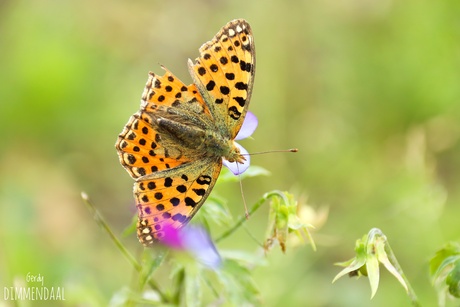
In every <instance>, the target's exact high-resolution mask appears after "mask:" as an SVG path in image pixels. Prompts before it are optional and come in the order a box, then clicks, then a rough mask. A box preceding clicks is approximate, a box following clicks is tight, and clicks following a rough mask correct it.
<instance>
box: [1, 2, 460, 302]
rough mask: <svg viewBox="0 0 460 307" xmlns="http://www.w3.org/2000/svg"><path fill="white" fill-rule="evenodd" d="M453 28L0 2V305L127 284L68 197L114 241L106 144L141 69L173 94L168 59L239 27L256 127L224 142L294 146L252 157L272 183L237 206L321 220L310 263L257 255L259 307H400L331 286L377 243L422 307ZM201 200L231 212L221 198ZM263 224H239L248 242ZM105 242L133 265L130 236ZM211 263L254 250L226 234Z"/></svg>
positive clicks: (120, 176)
mask: <svg viewBox="0 0 460 307" xmlns="http://www.w3.org/2000/svg"><path fill="white" fill-rule="evenodd" d="M459 16H460V2H459V1H456V0H450V1H448V0H447V1H431V0H417V1H416V0H408V1H391V0H379V1H371V0H344V1H334V0H328V1H318V0H316V1H290V2H288V1H281V0H273V1H261V0H257V1H242V0H235V1H217V0H214V1H212V0H208V1H205V0H200V1H146V0H144V1H108V0H101V1H89V0H81V1H50V0H40V1H38V0H37V1H23V0H16V1H12V0H10V1H8V0H6V1H2V2H0V131H1V134H2V142H1V145H0V149H1V150H0V172H1V178H0V244H1V245H0V287H1V288H2V291H3V287H12V286H14V285H16V283H17V282H18V280H21V279H24V278H25V277H26V274H27V273H28V272H30V273H32V274H41V275H42V276H44V278H45V285H47V286H49V287H51V286H55V287H58V286H60V287H64V288H65V296H66V301H65V302H57V303H56V306H58V305H62V304H66V305H68V306H98V305H101V306H103V305H107V304H108V303H109V301H110V299H111V297H112V296H113V295H114V293H116V292H118V291H120V290H121V289H122V288H123V287H126V286H128V285H129V284H130V281H132V280H134V281H135V280H136V278H137V277H136V276H137V275H136V274H135V273H133V271H132V269H131V266H130V265H129V263H128V262H127V261H126V260H125V259H124V258H123V257H122V255H121V254H120V253H119V252H118V250H117V249H116V247H115V246H114V245H113V243H112V242H111V241H110V240H109V239H108V237H107V235H106V234H105V233H103V232H102V231H101V230H100V229H99V228H98V226H97V225H96V223H95V222H94V221H93V219H92V217H91V215H90V214H89V212H88V211H87V209H86V208H85V206H84V204H83V202H82V201H81V199H80V192H81V191H86V192H87V193H88V194H89V195H90V197H91V198H92V199H93V201H94V203H95V204H96V206H97V207H98V208H100V210H101V212H102V213H103V215H104V216H105V217H106V218H107V220H108V221H109V223H110V225H112V226H113V228H114V230H115V231H116V232H117V233H121V232H122V231H123V230H124V229H125V227H126V226H127V225H129V223H130V222H131V219H132V216H133V214H134V212H135V208H134V201H133V198H132V194H131V189H132V179H131V178H130V177H129V175H128V174H127V173H126V172H125V170H123V168H122V167H121V166H120V165H119V163H118V158H117V154H116V151H115V148H114V144H115V141H116V138H117V135H118V133H120V132H121V130H122V128H123V126H124V125H125V123H126V122H127V120H128V118H129V117H130V116H131V114H133V113H134V112H136V111H137V109H138V107H139V102H140V96H141V93H142V91H143V88H144V84H145V82H146V80H147V73H148V71H149V70H151V71H154V72H157V73H161V72H162V70H161V68H160V65H159V64H162V65H164V66H166V67H168V68H169V69H170V70H171V71H172V72H174V73H175V74H176V75H177V76H178V77H179V78H180V79H182V80H183V81H184V82H185V83H190V82H191V78H190V76H189V75H188V72H187V66H186V60H187V59H188V58H192V59H194V58H195V57H196V56H198V48H199V46H201V44H202V43H204V42H205V41H207V40H209V39H211V38H212V36H213V35H214V34H215V33H216V32H217V31H218V30H219V29H220V27H222V26H223V25H224V24H225V23H226V22H228V21H229V20H231V19H234V18H245V19H247V20H248V21H249V23H250V24H251V26H252V28H253V32H254V37H255V42H256V53H257V73H256V79H255V87H254V92H253V97H252V102H251V106H250V109H251V110H252V111H253V112H254V113H255V114H256V115H257V116H258V118H259V128H258V129H257V131H256V132H255V134H254V135H253V137H254V139H253V140H246V141H243V142H242V144H243V145H244V146H245V148H247V149H248V150H249V151H250V152H256V151H262V150H270V149H283V148H292V147H297V148H299V153H297V154H270V155H263V156H255V157H253V159H252V161H253V162H252V163H253V164H255V165H260V166H263V167H265V168H266V169H268V170H269V171H270V172H271V173H272V175H271V176H270V177H257V178H252V179H248V180H245V181H244V182H243V185H244V190H245V197H246V200H247V202H248V203H253V202H255V201H256V200H257V199H259V198H260V197H261V196H262V194H263V193H265V192H267V191H269V190H272V189H280V190H289V191H291V192H292V193H295V195H296V196H297V197H298V198H299V199H301V200H303V202H306V203H308V204H309V205H311V206H313V208H319V207H320V206H328V207H329V218H328V220H327V222H326V223H325V224H324V225H323V226H322V227H321V228H318V229H317V230H316V231H315V232H314V238H315V241H316V243H317V244H318V251H317V252H313V251H312V249H311V248H310V246H304V247H297V248H293V249H288V252H287V254H285V255H284V254H282V253H281V252H280V251H279V250H278V249H275V250H274V251H273V252H271V253H269V254H268V255H267V257H266V258H267V262H268V265H267V266H266V267H258V268H257V269H256V270H255V272H254V274H255V279H256V282H257V284H258V286H259V288H260V291H261V293H262V297H263V301H264V303H265V305H267V306H406V305H408V304H409V300H408V298H407V297H406V296H405V293H404V290H403V288H402V287H401V286H400V285H399V284H398V283H397V281H396V280H395V279H394V278H393V277H392V276H391V275H390V274H389V273H388V272H383V273H382V276H381V285H380V289H379V292H378V293H377V295H376V297H375V298H374V299H373V300H372V301H369V297H370V289H369V285H368V281H367V280H366V279H364V278H362V279H359V280H355V279H353V280H348V279H346V278H344V279H340V280H339V281H338V282H336V283H335V284H333V285H332V284H331V280H332V279H333V277H334V276H335V274H337V273H338V272H339V270H340V269H339V268H338V267H334V266H333V263H334V262H337V261H343V260H346V259H349V258H351V257H353V247H354V243H355V240H356V239H358V238H360V237H361V236H362V235H364V234H365V233H367V232H368V231H369V229H371V228H372V227H379V228H380V229H382V231H383V232H384V233H385V234H386V235H387V237H388V239H389V241H390V244H391V245H392V248H393V250H394V252H395V253H396V255H397V257H398V259H399V261H400V264H401V265H402V267H403V269H404V270H405V272H406V274H407V277H408V278H409V280H410V281H411V282H413V286H414V288H415V291H416V293H417V294H418V295H419V296H420V300H421V301H422V303H424V306H434V305H435V304H436V294H435V291H434V289H433V288H432V287H431V285H430V280H429V277H428V260H429V258H430V257H431V256H432V255H433V253H434V252H435V251H436V250H437V249H438V248H440V247H441V246H442V245H443V244H444V243H445V242H447V241H449V240H459V233H460V231H459V230H460V229H459V228H460V226H459V220H460V219H459V217H460V206H459V205H460V192H459V189H458V187H459V182H460V142H459V137H460V121H459V119H460V101H459V100H460V82H459V81H460V17H459ZM215 193H218V194H219V195H222V196H224V197H226V198H228V200H229V202H228V203H229V206H230V207H231V210H232V212H234V213H235V214H236V215H237V214H242V212H243V206H242V201H241V194H240V192H239V185H238V184H237V183H235V184H225V185H221V186H219V187H218V189H216V191H215ZM267 212H268V211H267V209H263V210H261V211H260V212H258V213H257V214H256V215H255V216H253V217H252V218H251V220H250V221H249V222H248V229H250V231H251V232H253V233H254V235H255V236H258V237H259V238H260V237H262V235H263V233H264V231H265V227H266V219H267V216H266V214H267ZM123 241H124V242H125V243H126V244H127V245H128V246H129V247H130V248H131V250H132V251H133V252H135V253H136V252H137V253H139V252H140V251H141V246H140V244H139V243H138V242H137V239H136V238H135V235H131V236H129V237H126V238H124V240H123ZM222 248H225V249H243V250H247V251H250V252H252V251H256V250H257V249H258V247H257V246H256V244H255V243H254V241H252V239H251V238H250V237H249V236H248V235H247V234H246V233H245V232H244V231H241V232H238V234H236V235H235V236H234V238H233V239H230V240H229V241H227V242H225V243H224V244H223V245H222ZM167 277H168V272H164V279H165V280H167ZM9 303H13V302H9ZM31 303H32V304H31V305H32V306H35V305H40V304H39V302H31ZM48 303H49V302H47V304H46V305H48ZM7 304H8V303H7ZM7 306H8V305H7Z"/></svg>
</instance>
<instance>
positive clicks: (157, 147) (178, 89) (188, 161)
mask: <svg viewBox="0 0 460 307" xmlns="http://www.w3.org/2000/svg"><path fill="white" fill-rule="evenodd" d="M199 52H200V56H199V57H198V58H196V59H195V61H194V62H192V61H191V60H190V59H189V60H188V68H189V72H190V75H191V77H192V80H193V83H192V84H190V85H185V84H184V83H182V81H180V80H179V79H178V78H177V77H176V76H174V75H173V74H172V73H171V72H170V71H169V70H167V69H166V68H164V67H162V68H163V69H164V70H165V71H166V73H165V74H164V75H163V76H159V75H157V74H154V73H152V72H150V73H149V78H148V80H147V84H146V86H145V90H144V92H143V94H142V99H141V106H140V110H139V111H138V112H137V113H135V114H134V115H133V116H131V118H130V119H129V121H128V123H127V124H126V126H125V128H124V129H123V131H122V132H121V133H120V135H119V136H118V140H117V142H116V145H115V147H116V149H117V152H118V156H119V160H120V163H121V165H122V166H123V167H124V168H125V169H126V170H127V171H128V173H129V174H130V175H131V177H132V178H133V179H134V180H135V183H134V189H133V192H134V198H135V200H136V206H137V210H138V218H139V220H138V223H137V235H138V238H139V241H140V242H141V243H142V244H143V245H145V246H151V245H152V244H153V243H154V242H156V241H158V240H161V238H162V237H164V236H165V232H164V225H165V224H167V225H169V226H168V227H174V228H176V229H179V228H181V227H183V226H184V225H186V224H187V222H188V221H190V219H191V218H192V217H193V216H194V215H195V214H196V213H197V211H198V210H199V209H200V207H201V206H202V205H203V203H204V202H205V200H206V198H207V197H208V196H209V194H210V192H211V190H212V188H213V187H214V184H215V183H216V181H217V178H218V176H219V174H220V171H221V168H222V165H223V163H225V165H226V166H228V167H229V168H231V169H232V170H233V171H234V172H236V171H235V168H236V169H238V171H239V172H241V171H242V170H244V169H245V168H247V166H248V162H249V161H248V160H249V156H247V155H246V154H247V152H246V151H245V150H244V148H242V147H241V146H240V145H239V144H237V143H236V142H235V140H237V139H241V138H244V137H246V136H248V135H249V134H251V133H252V131H254V130H255V126H257V122H256V120H255V116H254V115H253V114H252V113H250V112H248V106H249V101H250V98H251V93H252V88H253V84H254V73H255V48H254V38H253V35H252V31H251V27H250V26H249V24H248V23H247V22H246V21H245V20H243V19H236V20H232V21H230V22H229V23H227V24H226V25H225V26H224V27H222V29H221V30H220V31H219V32H218V33H217V34H216V35H215V36H214V38H213V39H212V40H210V41H208V42H206V43H205V44H203V45H202V46H201V48H200V49H199ZM245 118H246V120H245ZM243 122H244V126H245V129H242V126H243ZM240 130H241V131H240ZM239 132H240V133H239Z"/></svg>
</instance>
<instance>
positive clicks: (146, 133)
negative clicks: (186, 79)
mask: <svg viewBox="0 0 460 307" xmlns="http://www.w3.org/2000/svg"><path fill="white" fill-rule="evenodd" d="M172 112H175V113H177V114H178V116H181V118H180V121H181V122H182V123H183V124H189V125H191V126H197V127H200V128H203V129H206V127H207V126H209V125H210V122H211V120H212V118H211V115H210V113H209V110H208V109H207V106H206V104H205V103H204V102H203V99H202V98H201V96H200V94H199V93H198V90H197V88H196V86H195V85H194V84H192V85H189V86H186V85H184V84H183V83H182V82H181V81H180V80H179V79H178V78H176V77H175V76H174V75H172V74H171V73H170V72H169V71H168V70H166V73H165V75H163V76H158V75H155V74H154V73H152V72H151V73H150V75H149V79H148V81H147V84H146V86H145V90H144V93H143V94H142V102H141V110H140V111H139V112H137V113H136V114H134V115H133V116H131V118H130V119H129V121H128V123H127V124H126V126H125V128H124V129H123V131H122V133H121V134H120V135H119V136H118V141H117V143H116V145H115V147H116V149H117V151H118V156H119V160H120V163H121V165H122V166H123V167H124V168H125V169H126V170H127V171H128V173H129V174H130V175H131V177H133V178H134V179H136V178H139V177H142V176H145V175H148V174H151V173H155V172H158V171H163V170H167V169H171V168H175V167H177V166H180V165H182V164H184V163H189V162H192V161H193V160H194V157H193V152H187V151H186V150H184V148H183V146H181V144H178V143H177V142H175V141H173V140H171V138H168V134H166V133H164V131H162V130H161V128H160V127H159V124H158V118H160V117H162V116H170V113H172ZM168 114H169V115H168ZM195 159H196V157H195Z"/></svg>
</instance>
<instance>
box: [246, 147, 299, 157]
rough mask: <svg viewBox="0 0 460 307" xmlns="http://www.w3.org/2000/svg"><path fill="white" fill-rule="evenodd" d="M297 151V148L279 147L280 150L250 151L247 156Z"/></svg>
mask: <svg viewBox="0 0 460 307" xmlns="http://www.w3.org/2000/svg"><path fill="white" fill-rule="evenodd" d="M298 151H299V150H298V149H297V148H291V149H281V150H267V151H259V152H251V153H250V154H249V156H255V155H263V154H267V153H274V152H298Z"/></svg>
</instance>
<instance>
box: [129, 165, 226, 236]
mask: <svg viewBox="0 0 460 307" xmlns="http://www.w3.org/2000/svg"><path fill="white" fill-rule="evenodd" d="M221 167H222V162H221V160H220V159H219V160H215V159H214V160H212V159H208V160H202V161H199V162H197V163H189V164H184V165H182V166H180V167H177V168H175V169H170V170H165V171H162V172H160V173H155V174H151V175H148V176H144V177H143V178H141V179H140V180H138V181H137V182H136V183H135V184H134V196H135V198H136V203H137V209H138V216H139V222H138V237H139V240H140V241H141V243H142V244H144V245H150V244H152V243H153V242H154V241H155V240H158V239H161V236H162V235H163V233H162V225H165V224H167V225H170V226H172V227H174V228H180V227H182V226H183V225H185V224H186V223H187V222H188V221H189V220H190V219H191V218H192V217H193V216H194V215H195V213H196V212H197V211H198V210H199V209H200V207H201V206H202V205H203V203H204V201H205V200H206V198H207V197H208V195H209V193H210V192H211V190H212V188H213V186H214V184H215V183H216V180H217V177H218V176H219V173H220V170H221Z"/></svg>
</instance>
